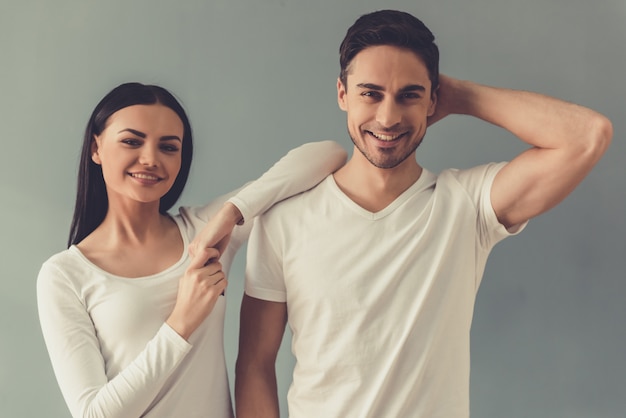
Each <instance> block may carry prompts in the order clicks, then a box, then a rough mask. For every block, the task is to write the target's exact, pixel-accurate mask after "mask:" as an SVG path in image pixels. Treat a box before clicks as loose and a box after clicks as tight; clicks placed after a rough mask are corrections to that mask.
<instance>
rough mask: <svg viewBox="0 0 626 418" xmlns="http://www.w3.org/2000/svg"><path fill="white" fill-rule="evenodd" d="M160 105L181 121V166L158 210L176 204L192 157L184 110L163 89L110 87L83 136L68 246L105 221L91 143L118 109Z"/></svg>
mask: <svg viewBox="0 0 626 418" xmlns="http://www.w3.org/2000/svg"><path fill="white" fill-rule="evenodd" d="M157 103H158V104H161V105H163V106H166V107H169V108H170V109H172V110H173V111H174V112H176V114H177V115H178V117H179V118H180V120H181V121H182V122H183V128H184V132H183V143H182V150H181V154H182V155H181V160H182V161H181V167H180V171H179V173H178V176H177V177H176V180H174V184H173V185H172V188H171V189H170V190H169V191H168V192H167V193H166V194H165V195H164V196H163V197H162V198H161V202H160V204H159V212H161V213H166V212H167V211H168V210H169V209H170V208H171V207H172V206H173V205H174V203H176V201H177V200H178V198H179V197H180V194H181V193H182V192H183V189H184V188H185V183H187V177H188V176H189V170H190V168H191V158H192V155H193V140H192V134H191V125H190V123H189V119H188V118H187V114H186V113H185V110H184V109H183V107H182V106H181V105H180V103H179V102H178V100H176V98H175V97H174V96H173V95H172V94H171V93H170V92H169V91H167V90H166V89H164V88H163V87H159V86H154V85H144V84H141V83H124V84H121V85H119V86H117V87H115V88H114V89H113V90H111V91H110V92H109V93H108V94H107V95H106V96H104V98H103V99H102V100H101V101H100V103H98V105H97V106H96V108H95V109H94V110H93V113H92V114H91V117H90V118H89V122H88V123H87V128H86V129H85V137H84V138H83V149H82V151H81V155H80V165H79V167H78V187H77V191H76V206H75V207H74V217H73V218H72V226H71V227H70V236H69V240H68V243H67V246H68V247H69V246H71V245H74V244H78V243H79V242H81V241H82V240H83V239H84V238H85V237H86V236H87V235H89V234H91V233H92V232H93V231H94V229H96V228H97V227H98V225H100V224H101V223H102V221H103V220H104V217H105V215H106V213H107V210H108V207H109V199H108V197H107V191H106V186H105V184H104V177H103V176H102V167H100V166H99V165H98V164H96V163H94V162H93V161H92V159H91V154H92V148H91V147H92V142H93V141H94V138H95V137H96V136H98V135H100V134H101V133H102V131H103V130H104V128H106V123H107V120H108V119H109V117H110V116H111V115H112V114H113V113H115V112H117V111H118V110H120V109H123V108H125V107H128V106H134V105H150V104H157Z"/></svg>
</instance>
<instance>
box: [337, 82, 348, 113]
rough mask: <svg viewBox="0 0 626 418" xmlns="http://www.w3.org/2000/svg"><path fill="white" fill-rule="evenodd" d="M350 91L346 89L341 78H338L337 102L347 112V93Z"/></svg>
mask: <svg viewBox="0 0 626 418" xmlns="http://www.w3.org/2000/svg"><path fill="white" fill-rule="evenodd" d="M347 94H348V92H347V91H346V86H344V84H343V83H342V82H341V79H340V78H338V79H337V103H338V104H339V108H340V109H341V110H343V111H344V112H346V111H347V110H348V103H347V97H346V95H347Z"/></svg>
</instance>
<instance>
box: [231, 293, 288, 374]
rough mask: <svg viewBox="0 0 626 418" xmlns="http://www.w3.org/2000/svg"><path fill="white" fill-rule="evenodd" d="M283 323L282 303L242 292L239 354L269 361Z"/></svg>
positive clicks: (283, 325)
mask: <svg viewBox="0 0 626 418" xmlns="http://www.w3.org/2000/svg"><path fill="white" fill-rule="evenodd" d="M286 324H287V304H286V303H284V302H270V301H266V300H262V299H257V298H254V297H252V296H249V295H244V296H243V300H242V302H241V315H240V329H239V355H240V356H242V355H245V356H248V357H251V358H256V359H257V360H260V361H270V362H272V364H273V362H274V361H275V360H276V355H277V353H278V349H279V348H280V344H281V342H282V339H283V334H284V333H285V325H286Z"/></svg>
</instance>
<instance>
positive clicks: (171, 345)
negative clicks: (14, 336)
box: [37, 252, 225, 418]
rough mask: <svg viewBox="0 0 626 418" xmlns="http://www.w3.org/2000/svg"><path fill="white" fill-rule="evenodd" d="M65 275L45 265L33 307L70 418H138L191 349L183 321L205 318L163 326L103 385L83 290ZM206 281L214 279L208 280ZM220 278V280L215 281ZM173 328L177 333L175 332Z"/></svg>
mask: <svg viewBox="0 0 626 418" xmlns="http://www.w3.org/2000/svg"><path fill="white" fill-rule="evenodd" d="M216 253H217V252H214V254H213V255H215V254H216ZM198 264H200V265H201V264H202V263H198ZM70 268H71V266H70ZM211 268H213V267H206V268H205V267H201V269H199V270H200V271H203V270H207V271H208V273H211V272H212V271H211ZM213 270H215V268H213ZM196 273H197V272H196ZM69 274H70V273H68V272H67V269H65V268H61V267H60V266H57V265H56V264H54V263H50V262H47V263H45V264H44V265H43V266H42V268H41V270H40V273H39V277H38V279H37V303H38V309H39V318H40V323H41V328H42V332H43V336H44V339H45V342H46V346H47V348H48V353H49V355H50V360H51V362H52V366H53V368H54V372H55V375H56V378H57V381H58V384H59V387H60V389H61V392H62V394H63V397H64V398H65V401H66V404H67V405H68V408H69V409H70V411H71V413H72V416H73V417H106V418H115V417H124V418H128V417H138V416H141V415H142V414H143V413H144V412H145V410H146V409H147V408H148V407H149V406H150V405H151V403H152V402H154V399H155V397H156V396H157V395H158V393H159V392H160V391H161V390H162V388H163V385H164V384H165V382H166V381H167V379H168V378H169V377H170V376H171V374H172V373H173V372H174V371H175V370H176V369H177V368H178V366H179V365H180V363H181V361H182V360H183V359H184V358H185V356H186V355H187V353H188V352H189V350H190V349H191V345H190V344H189V343H188V342H187V341H185V339H184V338H183V337H181V335H182V334H183V333H188V334H189V333H191V332H193V329H195V328H194V327H193V324H188V322H189V320H192V319H193V318H191V319H189V317H193V316H194V315H195V316H196V317H198V316H200V317H204V316H206V312H195V313H194V312H191V313H189V312H186V315H185V322H183V323H182V324H183V326H182V327H181V326H180V324H181V321H176V320H175V318H170V319H171V320H172V322H171V325H170V324H169V323H167V324H166V323H164V324H163V325H162V326H161V327H160V329H159V330H158V331H157V332H156V334H155V335H154V337H153V338H152V339H151V340H149V341H148V342H147V343H146V346H145V348H144V349H143V350H142V351H141V352H140V353H139V354H138V355H137V356H136V357H135V358H134V360H133V361H131V362H130V363H129V364H128V365H127V366H124V368H123V369H122V371H121V372H120V373H119V374H118V375H117V376H111V378H110V379H109V377H108V376H107V373H106V370H105V367H106V359H105V358H104V356H103V354H102V352H101V347H100V341H99V340H98V338H97V336H96V332H97V331H96V329H95V327H94V324H93V322H92V320H91V317H90V315H89V310H90V307H89V306H87V302H86V301H85V298H84V297H83V296H82V293H83V292H84V289H82V288H81V287H80V286H79V285H76V284H75V283H74V281H73V280H71V279H70V276H69ZM76 274H81V272H80V271H77V272H76ZM187 276H190V278H191V279H192V281H194V282H201V281H202V280H197V277H198V274H195V275H194V274H188V273H186V274H185V277H187ZM207 277H208V278H209V279H214V277H213V276H210V274H208V276H207ZM221 277H223V275H222V276H220V277H218V278H221ZM181 282H183V280H182V279H181ZM188 287H189V286H188ZM224 287H225V280H221V281H220V283H219V286H211V288H215V289H214V290H213V291H212V292H213V293H214V297H212V299H211V300H213V299H215V298H216V297H217V296H219V293H221V292H222V291H223V288H224ZM192 290H193V289H192ZM179 293H180V292H179ZM182 293H185V292H182ZM187 293H189V292H187ZM191 293H192V294H193V295H194V298H195V299H193V300H191V302H190V303H188V305H191V306H193V307H195V308H196V309H195V310H196V311H201V310H202V309H201V308H202V305H203V304H202V301H200V302H198V300H197V299H198V298H202V297H203V296H202V295H201V292H197V291H192V292H191ZM179 299H180V296H179ZM178 305H179V303H178V302H177V306H178ZM211 308H212V305H210V306H209V307H208V308H207V309H208V311H210V310H211ZM207 309H205V310H207ZM195 322H198V320H196V321H195ZM177 326H178V328H180V330H176V327H177ZM179 334H180V335H179Z"/></svg>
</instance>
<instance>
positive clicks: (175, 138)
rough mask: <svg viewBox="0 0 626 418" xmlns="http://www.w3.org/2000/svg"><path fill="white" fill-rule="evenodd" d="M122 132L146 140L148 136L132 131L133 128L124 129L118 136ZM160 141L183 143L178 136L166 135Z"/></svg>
mask: <svg viewBox="0 0 626 418" xmlns="http://www.w3.org/2000/svg"><path fill="white" fill-rule="evenodd" d="M122 132H130V133H131V134H133V135H137V136H138V137H140V138H145V137H147V136H148V135H146V134H145V133H143V132H141V131H138V130H136V129H132V128H126V129H122V130H121V131H119V132H118V134H120V133H122ZM159 140H160V141H171V140H176V141H179V142H183V141H182V140H181V139H180V138H179V137H178V136H176V135H165V136H162V137H161V138H159Z"/></svg>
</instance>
